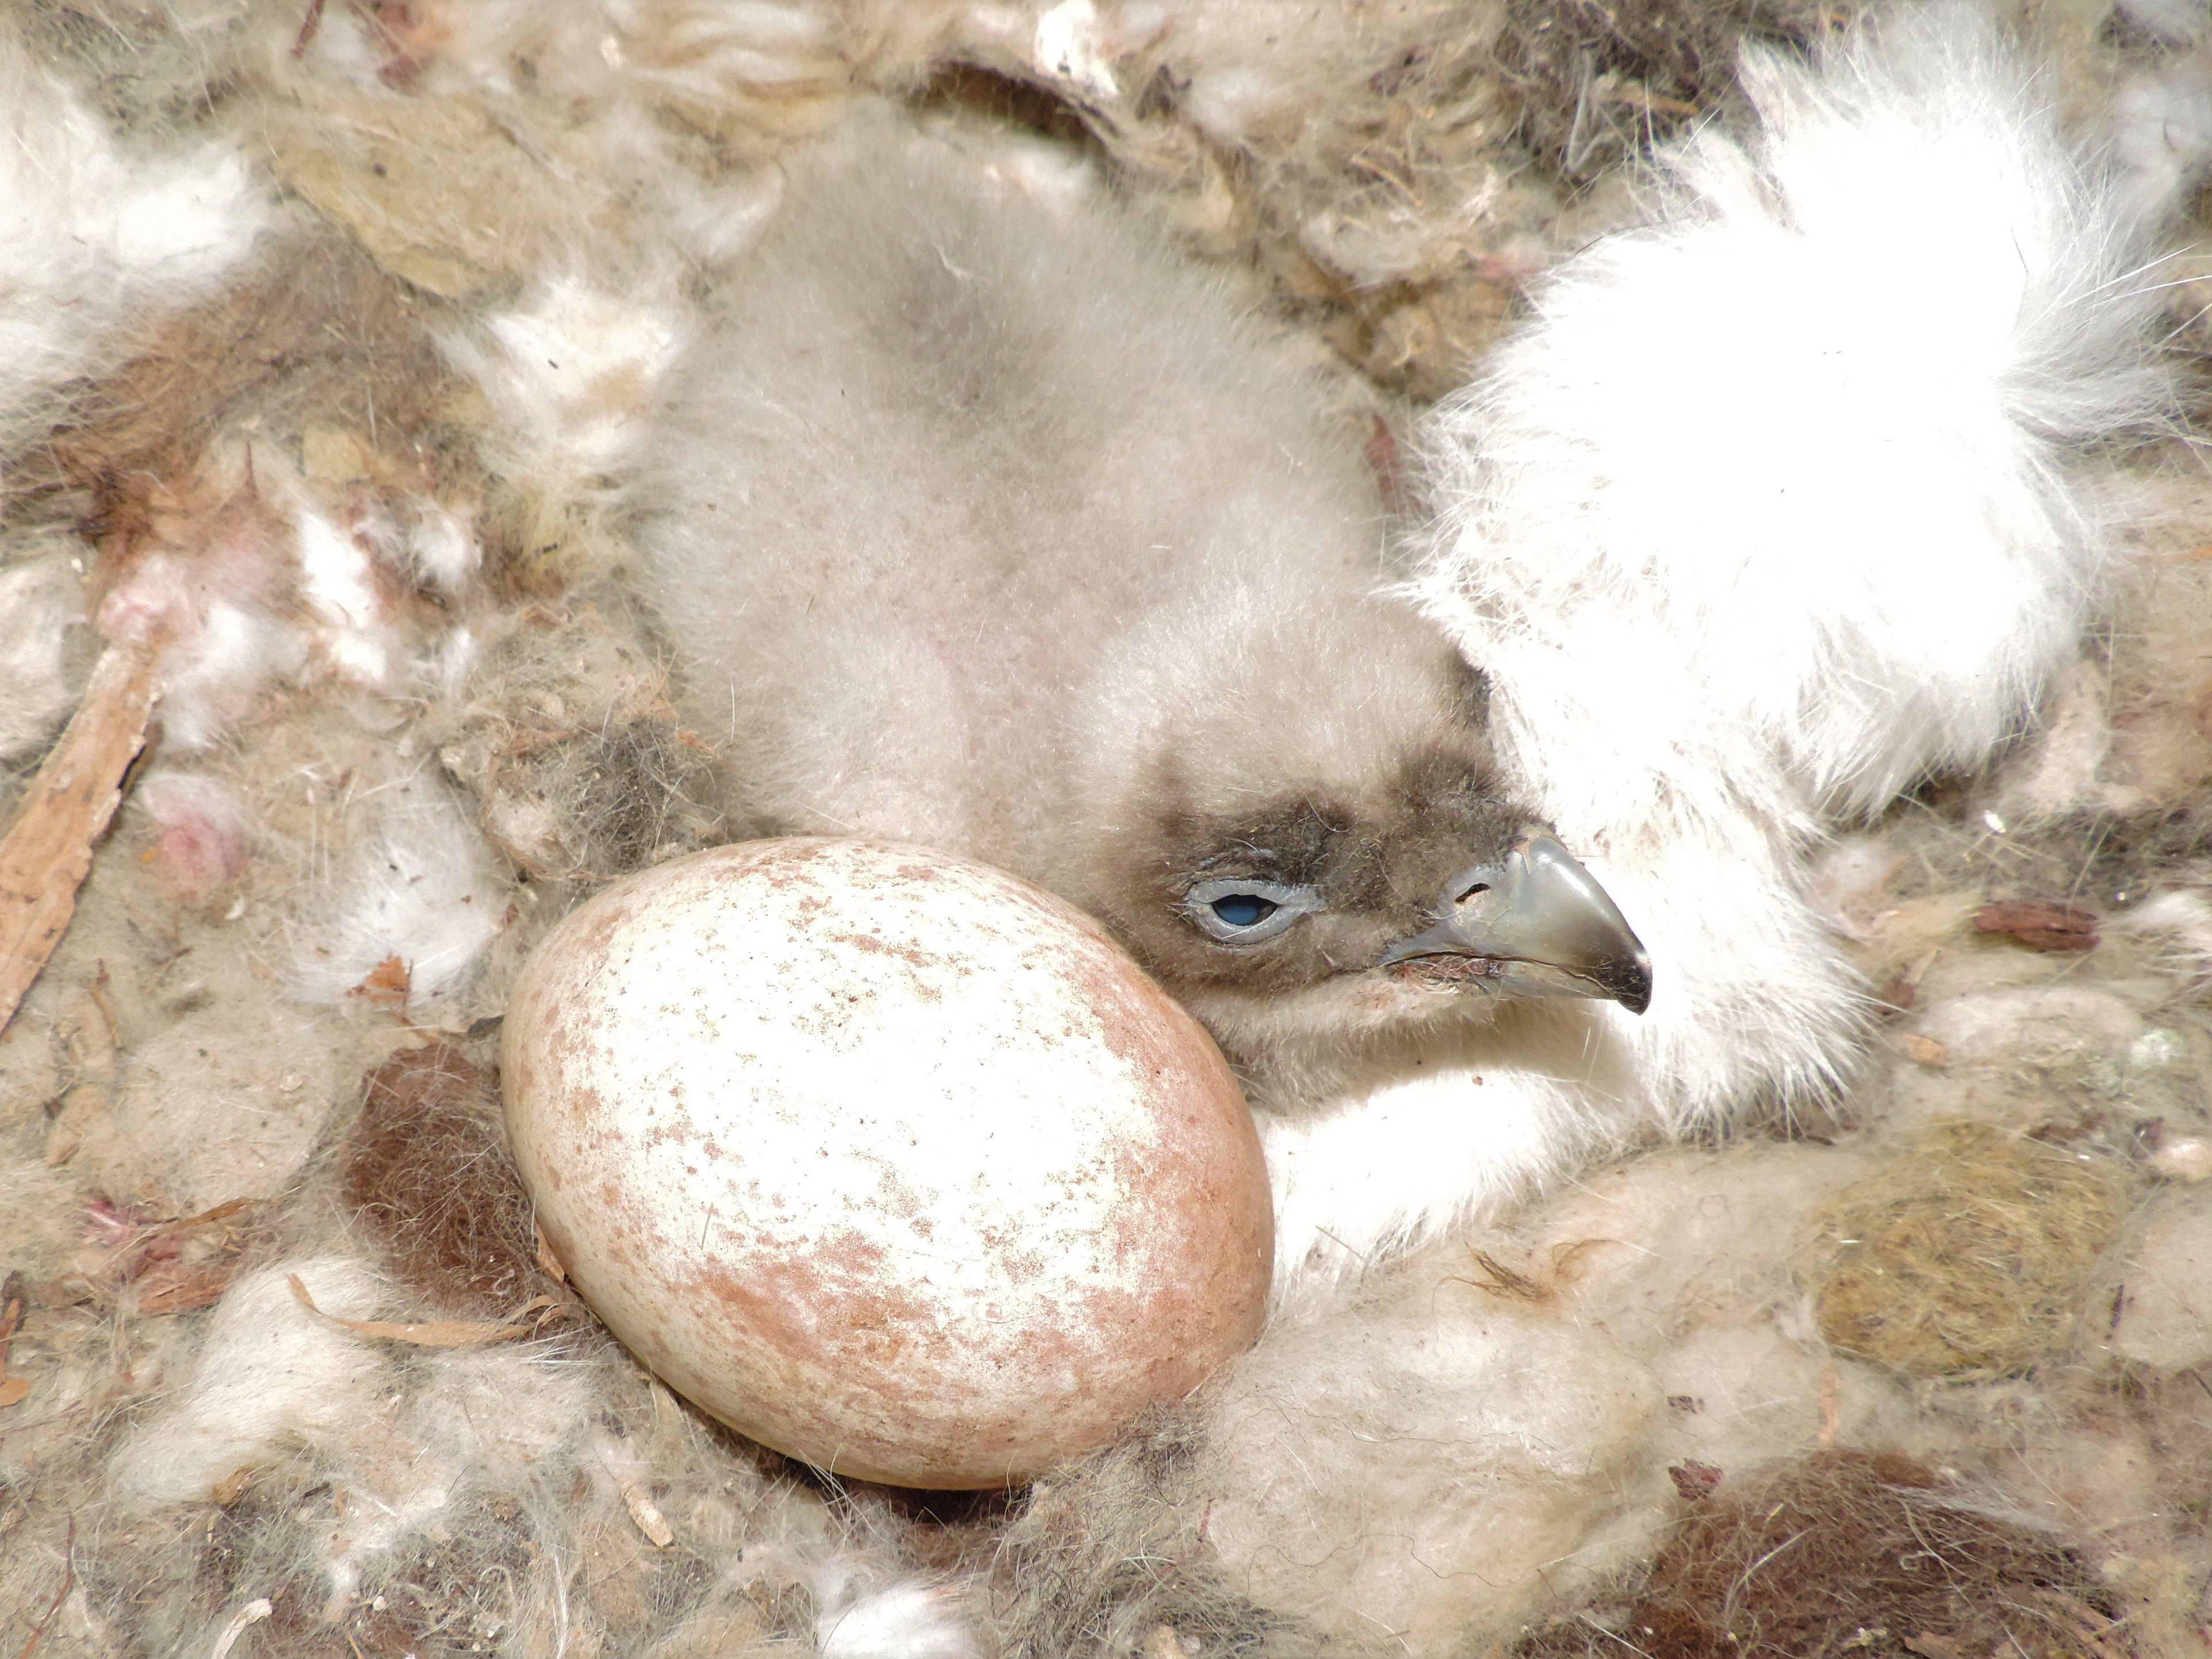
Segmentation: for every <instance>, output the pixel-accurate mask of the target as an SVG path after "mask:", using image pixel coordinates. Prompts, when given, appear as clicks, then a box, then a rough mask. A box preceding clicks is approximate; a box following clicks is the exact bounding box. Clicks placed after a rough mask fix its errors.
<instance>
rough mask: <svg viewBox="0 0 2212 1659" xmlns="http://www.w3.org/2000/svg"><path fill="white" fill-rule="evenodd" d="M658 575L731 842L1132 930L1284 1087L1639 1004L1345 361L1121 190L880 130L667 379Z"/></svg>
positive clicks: (1641, 977) (795, 179)
mask: <svg viewBox="0 0 2212 1659" xmlns="http://www.w3.org/2000/svg"><path fill="white" fill-rule="evenodd" d="M658 436H659V453H658V460H657V463H656V465H655V468H654V471H653V479H652V482H651V483H650V484H649V485H648V489H647V500H648V501H649V502H650V504H651V506H652V507H653V508H654V509H656V510H655V511H654V513H653V517H652V519H651V520H650V523H649V527H648V529H647V536H646V541H647V548H648V571H647V584H648V587H649V590H650V592H651V593H652V596H653V599H654V602H655V604H656V605H657V607H658V609H659V612H660V614H661V616H662V617H663V618H664V619H665V623H666V625H667V626H668V628H669V629H670V631H671V634H672V635H673V636H674V638H675V640H676V641H677V643H678V652H679V666H680V671H681V675H682V678H683V679H684V683H685V685H686V687H687V690H688V694H689V698H690V716H691V718H692V720H694V721H695V723H696V725H697V726H698V728H699V730H700V731H701V732H702V734H703V735H704V736H706V737H707V738H708V740H709V742H710V743H711V744H713V745H714V747H715V749H716V750H718V751H719V753H720V756H721V757H722V764H721V776H722V779H723V781H724V784H725V787H726V800H725V805H726V807H727V810H728V812H729V817H730V825H729V828H730V833H731V834H732V836H770V835H793V834H829V835H852V834H862V835H870V836H884V837H890V838H895V839H898V840H902V841H908V842H918V843H921V844H925V845H928V846H933V847H937V848H945V849H947V850H951V851H956V852H960V853H963V854H970V855H972V856H975V857H977V858H981V859H983V860H987V861H989V862H992V863H994V864H997V865H1000V866H1004V867H1006V868H1008V869H1011V870H1013V871H1015V872H1018V873H1020V874H1023V875H1024V876H1027V877H1028V878H1030V879H1032V880H1035V881H1036V882H1038V883H1040V884H1042V885H1044V886H1046V887H1048V888H1050V889H1052V890H1054V891H1056V892H1058V893H1060V895H1061V896H1064V897H1066V898H1067V899H1069V900H1070V901H1072V902H1074V903H1076V904H1077V905H1079V906H1081V907H1082V908H1085V909H1086V910H1088V911H1090V912H1091V914H1093V915H1096V916H1097V917H1098V918H1099V919H1100V920H1101V921H1103V922H1105V923H1106V924H1107V926H1108V927H1110V928H1111V929H1112V930H1113V931H1114V932H1115V933H1116V934H1117V935H1118V936H1119V937H1120V938H1121V940H1122V942H1123V943H1124V944H1125V945H1127V946H1128V947H1129V948H1130V950H1131V951H1133V952H1134V953H1135V955H1136V956H1137V957H1138V958H1139V960H1140V961H1141V962H1143V963H1145V964H1146V966H1147V967H1148V968H1149V969H1151V970H1152V972H1153V973H1154V974H1155V975H1157V976H1158V978H1159V979H1160V980H1161V981H1162V982H1163V983H1164V985H1165V986H1166V987H1168V988H1169V989H1170V991H1171V992H1173V993H1174V994H1176V995H1177V996H1178V997H1179V998H1181V999H1182V1000H1183V1001H1184V1002H1185V1003H1186V1004H1187V1006H1189V1007H1190V1008H1191V1009H1192V1010H1193V1012H1195V1013H1196V1014H1197V1015H1198V1016H1199V1017H1200V1018H1201V1019H1202V1020H1204V1021H1205V1022H1206V1024H1207V1025H1208V1026H1209V1027H1210V1028H1211V1029H1212V1031H1213V1033H1214V1035H1215V1036H1216V1037H1217V1038H1218V1040H1219V1041H1220V1042H1221V1043H1222V1045H1223V1047H1224V1048H1225V1050H1226V1051H1227V1052H1228V1054H1230V1056H1231V1059H1232V1060H1234V1061H1235V1062H1236V1063H1237V1065H1238V1066H1239V1068H1240V1069H1241V1070H1242V1072H1243V1073H1244V1075H1245V1077H1246V1079H1247V1080H1248V1083H1249V1085H1251V1087H1252V1088H1253V1090H1254V1093H1255V1103H1259V1104H1261V1105H1263V1106H1268V1107H1275V1108H1289V1107H1293V1106H1295V1105H1296V1104H1297V1103H1298V1102H1299V1101H1300V1100H1302V1099H1304V1098H1306V1097H1311V1096H1314V1095H1316V1094H1318V1093H1320V1092H1322V1091H1324V1090H1325V1089H1326V1088H1327V1086H1328V1082H1329V1079H1332V1078H1333V1077H1334V1076H1335V1075H1336V1074H1337V1073H1338V1070H1339V1068H1340V1066H1342V1065H1343V1064H1344V1063H1346V1061H1347V1060H1349V1059H1351V1058H1352V1057H1353V1056H1356V1055H1358V1054H1359V1053H1361V1052H1362V1051H1363V1050H1364V1049H1366V1048H1371V1047H1373V1046H1374V1045H1376V1044H1378V1043H1383V1044H1389V1043H1395V1042H1401V1041H1403V1040H1404V1039H1405V1038H1406V1037H1407V1035H1408V1034H1409V1033H1419V1032H1422V1031H1425V1030H1432V1029H1434V1028H1437V1027H1438V1026H1440V1025H1446V1026H1448V1025H1457V1024H1466V1023H1468V1022H1471V1021H1472V1022H1480V1021H1483V1020H1486V1019H1487V1018H1490V1017H1491V1016H1492V1012H1493V1011H1494V1010H1495V1009H1496V1007H1497V1006H1498V1003H1499V1001H1500V1000H1502V999H1507V998H1512V997H1516V996H1522V995H1534V996H1558V995H1566V996H1572V997H1596V998H1610V999H1613V1000H1617V1001H1619V1002H1620V1003H1622V1004H1624V1005H1626V1006H1628V1007H1630V1008H1632V1009H1635V1010H1638V1011H1639V1012H1640V1011H1641V1009H1642V1008H1643V1007H1644V1005H1645V1004H1646V1003H1647V1002H1648V1000H1649V999H1650V966H1649V963H1648V961H1647V959H1646V957H1645V956H1644V952H1643V950H1642V947H1641V946H1640V945H1638V942H1637V940H1636V939H1635V936H1634V934H1633V933H1632V931H1631V929H1630V927H1629V926H1628V924H1627V922H1626V921H1624V920H1623V918H1622V917H1621V915H1620V913H1619V912H1618V911H1617V910H1616V909H1615V908H1614V907H1613V904H1612V902H1611V901H1610V900H1609V899H1608V898H1607V896H1606V895H1605V893H1604V891H1603V890H1602V889H1601V887H1599V885H1598V884H1596V883H1595V881H1594V880H1593V879H1592V878H1590V877H1589V875H1588V874H1587V873H1586V872H1584V871H1583V869H1582V868H1581V867H1580V866H1578V865H1577V863H1576V862H1575V860H1573V859H1572V858H1571V856H1570V855H1569V854H1568V853H1567V851H1566V849H1565V848H1563V847H1562V846H1561V845H1560V844H1559V842H1557V841H1556V840H1555V839H1553V837H1552V836H1551V835H1550V833H1549V831H1548V829H1547V827H1546V826H1545V825H1543V824H1542V823H1541V822H1540V821H1539V820H1538V818H1537V817H1536V815H1535V814H1534V813H1533V812H1531V811H1530V810H1529V809H1528V805H1527V804H1526V802H1525V800H1524V799H1522V797H1520V796H1519V795H1518V794H1516V793H1515V792H1514V791H1513V790H1511V789H1510V788H1508V787H1504V785H1503V784H1502V783H1501V781H1500V780H1499V778H1498V774H1497V772H1496V770H1495V769H1494V768H1493V766H1492V759H1491V751H1490V743H1489V738H1488V734H1487V732H1486V688H1485V686H1484V684H1483V682H1482V680H1481V679H1480V677H1479V676H1478V675H1476V674H1475V673H1474V671H1472V670H1471V669H1469V668H1468V666H1467V665H1466V663H1465V661H1464V659H1462V657H1461V656H1460V654H1459V653H1457V652H1456V651H1455V650H1454V649H1453V648H1452V647H1451V646H1450V645H1449V643H1448V642H1447V641H1446V640H1445V639H1444V637H1443V635H1442V633H1441V632H1440V630H1438V629H1436V628H1435V627H1434V625H1433V624H1431V623H1428V622H1426V621H1425V620H1424V619H1422V618H1421V617H1419V616H1417V615H1416V614H1415V613H1414V612H1413V610H1412V609H1411V608H1410V607H1409V606H1408V605H1407V604H1405V603H1404V602H1402V601H1401V600H1399V599H1395V598H1393V597H1387V596H1385V595H1383V593H1382V592H1379V591H1378V590H1379V588H1380V587H1381V586H1382V584H1383V581H1384V580H1385V579H1386V577H1387V576H1388V574H1389V571H1388V569H1387V566H1386V556H1385V551H1384V539H1385V538H1384V526H1383V513H1382V507H1381V502H1380V500H1379V497H1378V491H1377V489H1376V482H1375V480H1374V478H1373V477H1371V475H1370V471H1369V470H1368V468H1367V467H1366V465H1364V462H1363V460H1362V458H1361V454H1360V451H1359V447H1358V442H1357V441H1356V437H1355V435H1354V431H1353V428H1352V424H1351V423H1350V422H1348V421H1346V420H1342V419H1340V418H1334V417H1332V416H1331V414H1330V413H1329V411H1328V404H1327V401H1326V398H1325V397H1324V395H1323V392H1322V386H1321V384H1320V381H1319V380H1318V377H1317V376H1316V375H1315V374H1312V373H1310V372H1309V371H1307V370H1306V369H1304V368H1301V367H1299V366H1298V365H1297V364H1296V363H1295V362H1293V361H1292V360H1291V356H1290V354H1289V350H1288V349H1287V348H1286V347H1284V346H1281V345H1279V344H1276V343H1271V342H1268V341H1267V340H1266V339H1264V338H1263V337H1261V336H1260V335H1259V334H1258V333H1257V332H1256V331H1255V330H1254V329H1253V328H1251V327H1250V326H1249V325H1248V324H1247V323H1246V322H1245V320H1244V319H1242V318H1240V317H1239V316H1238V314H1237V310H1236V308H1235V307H1233V306H1232V305H1231V303H1230V301H1228V300H1227V299H1226V297H1225V295H1222V294H1221V293H1220V292H1219V290H1218V289H1217V288H1216V287H1215V286H1213V285H1212V284H1209V283H1206V281H1204V280H1203V279H1202V278H1201V277H1200V276H1198V275H1197V274H1195V273H1194V271H1193V270H1191V269H1190V268H1189V267H1188V265H1187V264H1185V263H1183V262H1182V261H1180V260H1179V259H1178V258H1176V256H1175V255H1174V254H1173V253H1172V252H1170V250H1169V249H1168V248H1166V247H1165V246H1163V245H1162V244H1161V243H1160V242H1158V240H1156V239H1155V238H1154V237H1153V236H1152V235H1151V234H1147V233H1146V230H1145V229H1144V228H1141V227H1140V226H1139V225H1138V224H1137V223H1135V222H1133V221H1132V220H1130V219H1128V218H1127V217H1126V216H1123V215H1122V214H1121V213H1120V212H1119V211H1117V210H1115V208H1114V207H1113V205H1112V204H1110V202H1109V201H1107V200H1105V199H1104V198H1103V196H1101V195H1100V194H1098V193H1097V192H1096V191H1092V190H1091V189H1090V188H1088V187H1087V185H1086V184H1085V181H1084V179H1082V177H1081V175H1080V174H1079V173H1076V174H1071V173H1068V172H1066V170H1064V164H1063V168H1062V170H1060V171H1054V170H1053V169H1052V168H1051V167H1048V166H1046V165H1043V164H1041V163H1039V162H1038V161H1036V159H1035V158H1034V157H1029V156H1024V155H1023V154H1022V153H1021V152H1019V151H1018V150H1015V149H1012V148H1010V147H1001V148H1000V149H994V150H993V151H992V152H990V153H989V154H987V155H977V154H975V153H971V152H970V151H969V150H968V149H964V148H963V147H962V146H961V145H960V144H959V143H956V142H954V141H953V140H951V139H950V138H948V137H942V136H933V135H931V134H929V133H927V132H924V131H916V130H915V129H914V128H912V127H910V126H908V125H904V124H902V123H900V122H898V121H896V120H895V119H892V118H887V117H883V116H880V115H878V116H876V117H873V118H865V119H862V120H860V121H857V122H854V124H852V125H849V126H848V128H847V129H846V130H845V131H844V132H843V133H842V135H840V137H837V138H836V139H835V140H833V141H832V142H830V143H828V144H826V145H825V146H823V147H822V148H821V149H818V150H817V151H816V152H815V153H813V154H812V155H809V156H807V157H805V158H804V159H803V160H801V161H799V163H798V164H797V165H796V166H795V167H794V168H793V175H792V179H791V183H790V187H789V190H788V192H787V197H786V205H785V207H784V209H783V210H782V213H781V216H780V217H779V219H778V220H777V222H775V224H774V225H773V226H771V227H770V228H769V230H768V232H767V233H766V234H765V235H764V237H763V240H762V241H761V242H760V244H759V245H758V246H757V248H756V249H755V250H754V251H753V252H752V253H751V254H750V257H749V258H747V259H746V260H745V261H744V263H743V264H742V265H741V266H740V267H739V268H738V270H735V271H734V272H733V273H732V279H731V281H730V282H729V283H728V286H727V290H726V297H725V298H724V300H723V301H722V304H721V311H720V315H718V316H717V317H715V318H714V319H712V321H711V323H710V325H709V326H708V330H707V331H706V337H705V340H704V342H703V343H702V346H701V348H700V349H699V350H698V351H697V352H696V355H695V356H692V357H691V358H690V361H689V362H687V363H686V364H685V365H684V368H682V369H681V370H679V371H678V374H677V375H676V376H675V377H674V381H673V385H672V387H671V392H670V395H669V399H668V404H667V408H666V412H665V416H664V417H663V418H662V420H661V421H660V422H659V428H658Z"/></svg>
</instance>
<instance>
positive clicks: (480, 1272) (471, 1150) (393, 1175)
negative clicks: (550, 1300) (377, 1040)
mask: <svg viewBox="0 0 2212 1659" xmlns="http://www.w3.org/2000/svg"><path fill="white" fill-rule="evenodd" d="M362 1090H363V1095H364V1098H363V1100H362V1109H361V1115H360V1117H359V1118H357V1119H356V1121H355V1122H354V1126H353V1128H352V1130H351V1131H350V1132H349V1133H348V1134H347V1136H346V1138H345V1139H344V1142H343V1145H342V1146H340V1147H339V1149H338V1192H339V1194H340V1196H341V1197H342V1199H343V1201H344V1203H345V1204H346V1206H348V1208H349V1209H350V1210H351V1212H352V1213H353V1214H354V1216H355V1217H356V1219H358V1220H359V1221H360V1223H361V1224H362V1228H363V1230H364V1231H367V1232H368V1234H369V1235H370V1236H371V1237H373V1238H374V1239H375V1241H376V1242H377V1243H379V1244H380V1245H381V1246H382V1247H383V1249H384V1253H385V1257H386V1261H388V1262H389V1263H390V1265H391V1267H392V1272H393V1273H395V1274H397V1275H398V1278H399V1279H401V1280H402V1282H404V1284H405V1285H407V1287H408V1288H409V1289H410V1291H414V1292H415V1293H416V1295H418V1296H421V1297H423V1298H424V1299H425V1300H426V1301H428V1302H429V1303H430V1304H433V1305H435V1306H438V1307H441V1308H447V1309H451V1310H454V1311H455V1312H466V1313H470V1314H480V1315H498V1314H504V1313H507V1311H509V1310H512V1309H513V1307H514V1306H515V1305H516V1304H519V1303H521V1302H523V1301H526V1300H527V1299H528V1298H529V1297H533V1296H536V1295H538V1294H540V1293H541V1292H543V1291H546V1290H548V1289H550V1279H548V1277H547V1275H546V1273H545V1271H544V1268H542V1267H539V1266H538V1260H537V1253H538V1247H537V1240H536V1235H535V1233H534V1231H533V1230H532V1225H531V1216H530V1195H529V1194H527V1193H526V1192H525V1191H524V1190H523V1187H522V1178H521V1176H519V1175H517V1174H516V1173H515V1169H514V1164H513V1159H512V1158H510V1156H509V1155H508V1152H507V1134H506V1131H505V1130H504V1129H503V1128H502V1127H501V1122H500V1105H499V1082H498V1078H497V1076H496V1074H495V1073H492V1072H489V1071H488V1070H486V1069H485V1068H484V1067H483V1066H477V1065H476V1064H474V1063H473V1062H471V1060H469V1059H468V1057H467V1056H466V1055H465V1054H462V1053H461V1052H460V1051H459V1049H457V1048H452V1047H451V1046H449V1045H447V1044H446V1043H443V1042H434V1043H431V1044H430V1045H429V1046H428V1047H427V1048H415V1049H410V1050H409V1051H408V1052H406V1053H404V1054H395V1055H394V1056H392V1059H390V1060H386V1062H385V1063H384V1064H383V1065H382V1066H378V1067H377V1068H376V1070H374V1072H371V1073H369V1074H368V1077H367V1078H365V1079H362Z"/></svg>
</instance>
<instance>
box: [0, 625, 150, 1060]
mask: <svg viewBox="0 0 2212 1659" xmlns="http://www.w3.org/2000/svg"><path fill="white" fill-rule="evenodd" d="M154 664H155V653H154V652H153V651H152V650H151V649H149V648H148V647H144V646H137V645H111V646H109V647H107V649H106V651H105V652H103V653H101V655H100V662H99V664H98V665H97V666H95V667H94V669H93V671H92V684H90V685H88V686H87V687H86V688H85V693H84V701H83V702H82V703H80V704H78V705H77V711H76V714H72V715H71V716H70V723H69V726H68V728H67V729H66V730H64V732H63V733H62V737H61V741H60V742H59V743H58V744H55V745H54V750H53V753H52V754H51V755H49V756H47V757H46V764H45V765H44V766H43V767H41V768H40V769H39V775H38V778H37V781H34V782H33V784H32V785H31V790H30V793H29V794H27V796H25V797H24V799H23V805H22V810H21V811H19V812H17V813H16V815H15V824H14V826H13V827H12V828H11V829H9V831H8V838H7V840H5V841H4V842H0V1030H6V1029H7V1025H8V1022H9V1020H11V1019H13V1018H15V1008H16V1006H17V1005H18V1004H19V1003H21V1001H22V1000H23V994H24V993H25V992H27V991H28V990H29V989H30V988H31V984H32V981H34V980H36V979H37V978H38V976H39V974H40V970H41V969H44V968H45V967H46V959H47V958H48V957H51V956H52V955H53V953H54V947H55V946H56V945H59V944H60V943H61V939H62V935H63V934H64V933H66V932H67V931H68V930H69V924H70V915H72V914H73V913H74V912H75V911H76V890H77V889H78V888H79V887H80V886H82V884H83V882H84V878H85V876H86V874H87V872H89V871H90V870H91V868H92V849H93V844H94V842H97V841H98V840H99V839H100V832H101V831H103V830H104V829H106V828H107V823H108V820H109V819H110V818H112V817H114V816H115V808H116V805H117V803H118V802H119V801H120V800H121V799H123V777H124V774H125V772H126V771H128V770H129V769H130V766H131V762H132V761H133V760H135V759H137V755H138V750H140V749H141V748H143V746H144V744H145V742H146V721H147V720H148V718H149V716H150V715H151V714H152V713H153V708H154Z"/></svg>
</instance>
